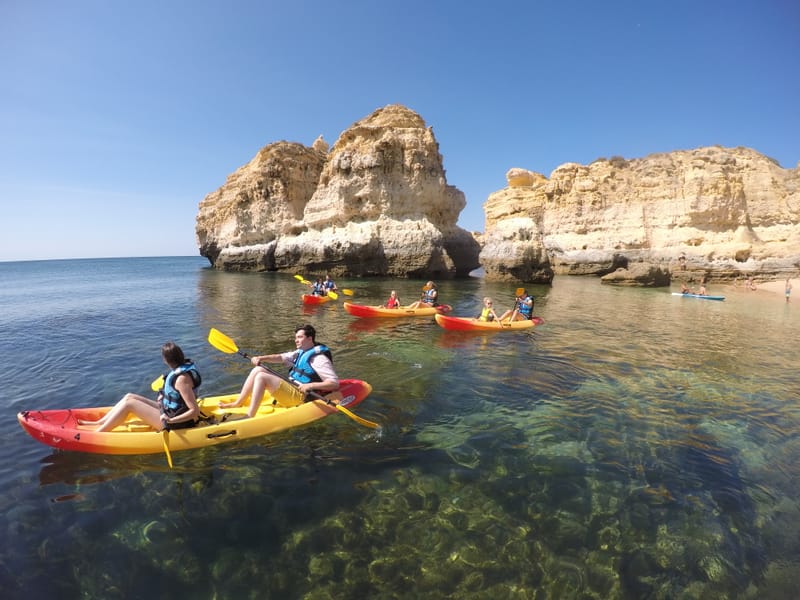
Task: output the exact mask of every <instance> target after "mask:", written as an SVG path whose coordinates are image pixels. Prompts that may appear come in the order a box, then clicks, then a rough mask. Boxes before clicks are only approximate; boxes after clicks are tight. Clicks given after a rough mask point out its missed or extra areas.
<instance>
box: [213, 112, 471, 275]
mask: <svg viewBox="0 0 800 600" xmlns="http://www.w3.org/2000/svg"><path fill="white" fill-rule="evenodd" d="M314 148H316V149H312V148H306V147H304V146H302V145H300V144H288V143H287V142H279V143H277V144H272V145H270V146H267V147H266V148H264V149H263V150H262V151H261V152H259V155H258V156H256V158H254V159H253V161H251V162H250V163H249V164H248V165H245V166H244V167H242V168H240V169H239V170H238V171H236V173H234V174H233V175H231V176H230V177H229V178H228V181H226V183H225V185H224V186H223V187H222V188H220V189H219V190H217V191H216V192H214V193H212V194H209V195H208V196H207V197H206V198H205V199H204V200H203V201H202V202H201V204H200V213H199V214H198V217H197V237H198V242H199V245H200V254H201V255H203V256H206V257H208V259H209V260H210V261H211V263H212V264H213V265H214V266H216V267H219V268H224V269H235V270H287V271H291V272H296V271H297V269H298V267H303V268H304V269H306V270H308V271H325V272H328V273H330V274H331V275H335V276H347V275H350V276H360V275H391V276H403V277H433V278H449V277H456V276H463V275H466V274H468V273H469V271H471V270H472V269H474V268H476V267H477V266H478V252H479V246H478V243H477V242H476V241H475V240H474V239H473V237H472V235H471V234H469V233H468V232H467V231H465V230H463V229H461V228H460V227H458V226H456V221H457V220H458V215H459V213H460V212H461V210H462V209H463V208H464V206H465V205H466V202H465V199H464V194H463V193H462V192H461V191H459V190H458V189H456V188H455V187H453V186H450V185H448V184H447V181H446V178H445V173H444V169H443V166H442V157H441V155H440V154H439V146H438V143H437V142H436V139H435V137H434V135H433V131H432V130H431V129H430V128H428V127H426V126H425V122H424V121H423V120H422V118H421V117H420V116H419V115H417V114H416V113H415V112H413V111H411V110H409V109H408V108H405V107H403V106H399V105H390V106H387V107H384V108H381V109H378V110H376V111H375V112H374V113H373V114H371V115H370V116H368V117H366V118H365V119H363V120H361V121H358V122H357V123H355V124H354V125H352V126H351V127H350V128H348V129H347V130H346V131H344V132H343V133H342V134H341V136H340V137H339V139H338V140H337V141H336V142H335V144H334V145H333V147H332V148H331V149H330V151H328V152H326V149H327V145H326V144H325V143H324V141H323V140H321V139H318V140H317V142H315V144H314Z"/></svg>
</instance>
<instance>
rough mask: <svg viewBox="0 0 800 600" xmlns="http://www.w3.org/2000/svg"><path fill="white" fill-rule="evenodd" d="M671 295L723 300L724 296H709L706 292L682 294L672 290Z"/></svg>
mask: <svg viewBox="0 0 800 600" xmlns="http://www.w3.org/2000/svg"><path fill="white" fill-rule="evenodd" d="M672 295H673V296H683V297H684V298H700V300H725V296H709V295H708V294H688V293H687V294H684V293H681V292H672Z"/></svg>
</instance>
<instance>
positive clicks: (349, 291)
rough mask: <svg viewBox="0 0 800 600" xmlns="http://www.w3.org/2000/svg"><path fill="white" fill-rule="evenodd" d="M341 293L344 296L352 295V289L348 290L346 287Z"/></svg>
mask: <svg viewBox="0 0 800 600" xmlns="http://www.w3.org/2000/svg"><path fill="white" fill-rule="evenodd" d="M342 293H343V294H344V295H345V296H352V295H353V290H348V289H347V288H345V289H343V290H342Z"/></svg>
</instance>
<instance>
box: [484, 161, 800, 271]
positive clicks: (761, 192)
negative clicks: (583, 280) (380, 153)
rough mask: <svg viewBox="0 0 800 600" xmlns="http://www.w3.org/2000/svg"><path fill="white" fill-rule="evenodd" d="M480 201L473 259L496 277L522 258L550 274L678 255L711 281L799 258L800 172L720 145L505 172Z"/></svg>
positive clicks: (667, 261)
mask: <svg viewBox="0 0 800 600" xmlns="http://www.w3.org/2000/svg"><path fill="white" fill-rule="evenodd" d="M506 178H507V180H508V182H509V186H508V187H506V188H504V189H502V190H499V191H497V192H495V193H493V194H491V195H490V196H489V198H488V199H487V201H486V203H485V204H484V209H485V213H486V231H485V232H484V238H483V239H484V247H483V250H482V252H481V255H480V261H481V264H482V265H483V266H484V268H485V270H486V273H487V277H489V278H504V274H507V273H509V272H510V271H513V270H515V269H516V270H519V269H520V268H521V266H522V265H523V264H524V263H525V262H526V261H527V262H530V261H531V260H533V258H532V256H542V257H546V258H545V259H544V260H546V262H547V263H549V265H550V266H551V267H552V268H553V271H554V272H555V273H580V274H602V273H603V272H607V271H608V270H609V269H610V268H611V267H612V266H613V264H614V262H615V261H617V262H618V261H619V260H620V259H624V260H631V261H644V262H646V263H650V264H655V265H666V266H671V265H672V264H673V263H674V262H675V261H677V258H678V256H679V255H680V254H681V253H684V254H685V256H686V257H687V260H688V262H689V264H691V265H692V266H693V268H695V269H705V270H708V271H710V272H711V277H712V278H713V277H714V276H715V273H716V275H717V276H719V277H721V278H733V277H734V276H735V275H736V274H740V273H739V272H748V271H755V270H762V271H763V269H764V268H768V269H769V270H770V272H771V273H772V274H773V275H778V274H781V273H784V272H787V273H788V272H789V271H792V270H796V266H795V265H796V264H797V261H798V259H800V169H798V168H795V169H783V168H782V167H780V165H778V164H777V163H775V161H773V160H771V159H770V158H768V157H766V156H764V155H762V154H759V153H758V152H756V151H754V150H751V149H748V148H722V147H719V146H713V147H706V148H698V149H695V150H682V151H676V152H670V153H665V154H653V155H650V156H647V157H645V158H641V159H631V160H626V159H623V158H620V157H614V158H611V159H608V160H607V159H599V160H597V161H595V162H593V163H591V164H590V165H580V164H577V163H567V164H564V165H561V166H559V167H558V168H556V169H555V170H554V171H553V172H552V173H551V175H550V178H546V177H544V176H540V175H538V174H537V173H534V172H532V171H525V170H524V169H511V170H510V171H509V172H508V173H507V174H506Z"/></svg>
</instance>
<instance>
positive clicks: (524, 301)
mask: <svg viewBox="0 0 800 600" xmlns="http://www.w3.org/2000/svg"><path fill="white" fill-rule="evenodd" d="M516 293H517V297H516V300H515V301H514V307H513V308H510V309H508V310H507V311H506V312H504V313H503V315H502V316H501V317H498V316H497V313H496V312H495V311H494V308H493V304H494V302H493V300H492V299H491V298H490V297H489V296H486V297H485V298H484V299H483V309H481V314H480V315H479V316H478V320H480V321H505V320H506V319H508V320H509V321H524V320H526V319H533V304H534V300H533V296H531V295H530V294H529V293H528V291H527V290H526V289H525V288H517V292H516Z"/></svg>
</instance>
